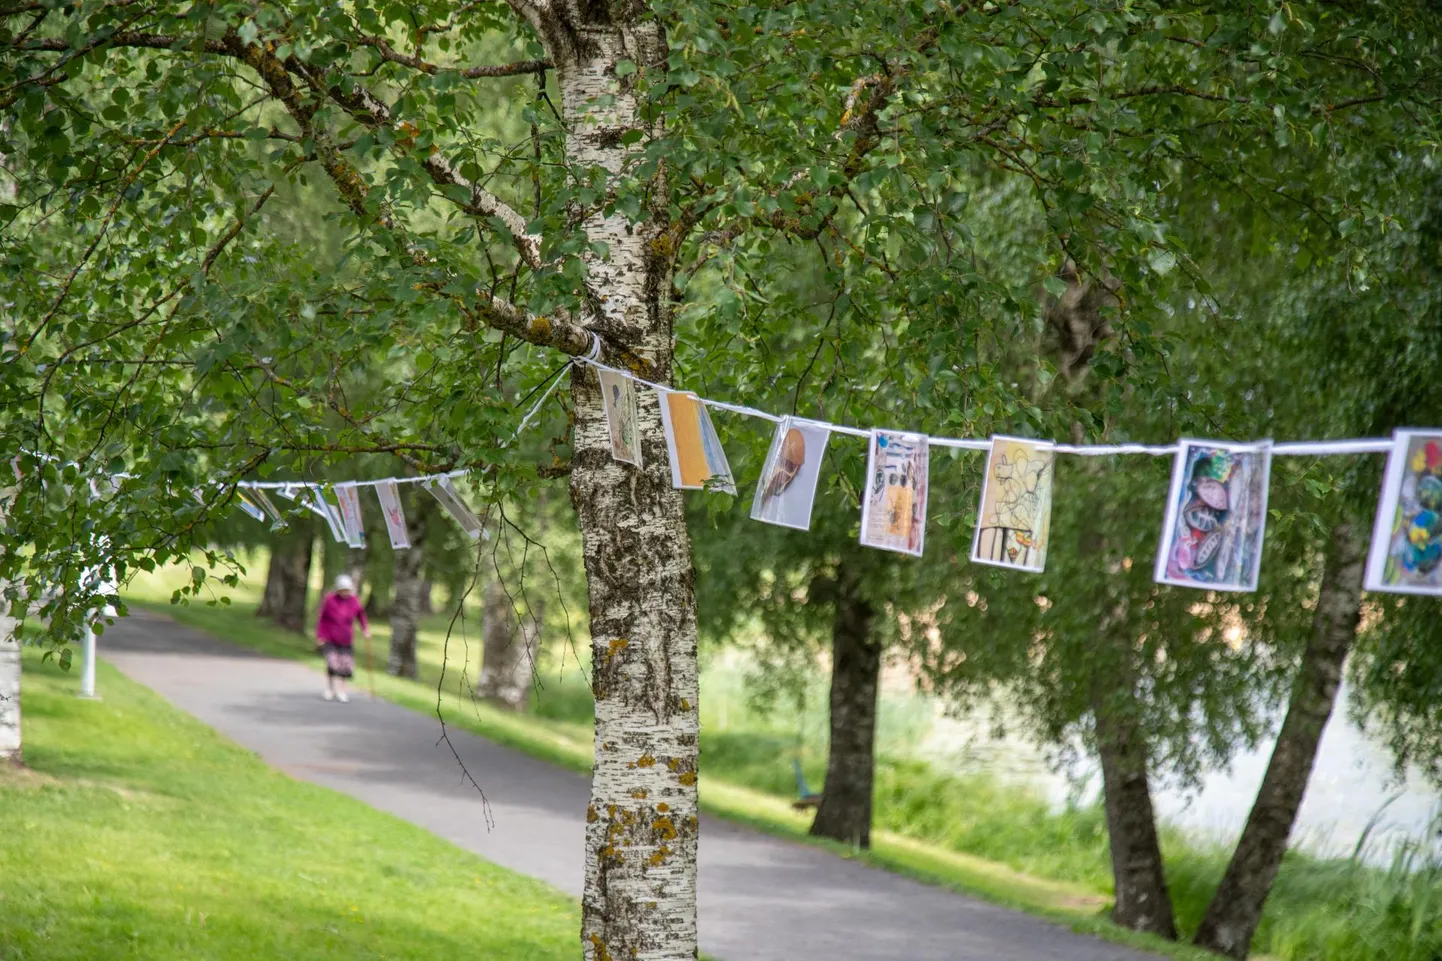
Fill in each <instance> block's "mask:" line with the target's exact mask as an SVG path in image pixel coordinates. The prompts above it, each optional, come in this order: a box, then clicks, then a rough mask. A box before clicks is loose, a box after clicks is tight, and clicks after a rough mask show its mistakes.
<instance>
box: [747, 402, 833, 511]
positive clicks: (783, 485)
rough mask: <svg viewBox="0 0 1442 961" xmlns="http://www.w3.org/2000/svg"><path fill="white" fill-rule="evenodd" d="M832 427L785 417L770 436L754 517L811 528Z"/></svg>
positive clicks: (754, 506)
mask: <svg viewBox="0 0 1442 961" xmlns="http://www.w3.org/2000/svg"><path fill="white" fill-rule="evenodd" d="M830 439H831V431H829V430H827V429H826V428H825V427H820V426H817V425H815V424H802V423H797V422H796V421H793V420H792V419H791V418H790V417H783V418H782V419H781V423H780V424H778V425H777V427H776V434H775V436H773V437H772V438H771V449H770V450H769V451H767V453H766V463H765V464H764V465H763V466H762V468H761V479H760V480H759V481H757V483H756V496H755V497H754V498H752V500H751V519H752V520H757V521H764V522H765V523H767V524H776V525H778V526H780V527H794V528H796V529H797V530H802V531H804V530H810V529H811V507H812V504H813V503H814V502H815V500H816V482H817V480H819V479H820V477H821V455H822V454H824V453H825V452H826V442H827V441H828V440H830Z"/></svg>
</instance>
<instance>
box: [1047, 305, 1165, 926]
mask: <svg viewBox="0 0 1442 961" xmlns="http://www.w3.org/2000/svg"><path fill="white" fill-rule="evenodd" d="M1072 319H1073V321H1075V319H1076V318H1075V317H1073V318H1072ZM1071 434H1072V442H1073V443H1081V442H1082V440H1083V437H1084V435H1083V431H1082V426H1081V424H1080V423H1078V422H1074V423H1073V424H1072V427H1071ZM1095 470H1096V469H1095V467H1093V476H1094V477H1095ZM1093 493H1095V492H1093ZM1085 516H1086V520H1085V521H1084V522H1083V524H1082V526H1081V530H1080V536H1079V537H1078V539H1077V543H1078V547H1079V548H1080V550H1081V551H1082V553H1083V554H1084V555H1085V556H1088V557H1094V558H1096V562H1097V564H1098V565H1101V566H1102V567H1103V568H1106V567H1111V568H1112V569H1111V571H1110V573H1109V574H1108V575H1105V576H1103V577H1102V578H1100V580H1099V581H1098V582H1097V583H1096V584H1095V585H1085V586H1084V587H1083V588H1082V589H1088V588H1092V587H1094V588H1095V589H1096V591H1097V596H1096V598H1094V599H1093V603H1095V604H1097V606H1098V607H1099V609H1100V610H1101V611H1103V616H1102V618H1101V621H1100V623H1099V624H1098V625H1097V631H1096V635H1095V640H1094V643H1093V648H1094V654H1093V660H1092V665H1093V671H1092V676H1091V679H1090V682H1089V689H1088V699H1089V701H1090V706H1091V712H1092V724H1093V731H1094V733H1095V735H1096V748H1097V757H1098V760H1099V761H1100V763H1101V769H1102V795H1103V798H1102V803H1103V807H1104V808H1105V811H1106V818H1107V842H1108V848H1109V852H1110V854H1111V861H1112V885H1113V889H1114V892H1115V895H1114V903H1113V905H1112V920H1113V921H1114V922H1116V923H1117V924H1119V925H1121V926H1122V927H1125V928H1131V929H1132V930H1135V931H1145V932H1147V933H1149V934H1155V935H1157V936H1159V937H1163V938H1166V939H1168V940H1170V941H1175V940H1176V937H1177V924H1176V918H1175V915H1174V914H1173V909H1172V898H1171V892H1170V891H1168V890H1167V872H1166V865H1165V863H1164V862H1163V861H1162V848H1161V843H1160V841H1159V839H1158V837H1157V819H1156V812H1155V811H1154V810H1153V809H1152V788H1151V779H1150V772H1149V769H1148V768H1149V764H1150V757H1151V753H1150V749H1149V746H1148V743H1147V735H1146V731H1145V730H1144V729H1143V727H1142V723H1141V716H1140V713H1139V711H1140V707H1141V701H1140V698H1139V697H1138V693H1137V664H1136V657H1137V642H1136V639H1135V637H1134V636H1133V635H1132V628H1131V623H1130V617H1129V611H1130V609H1131V596H1132V595H1131V586H1130V584H1129V583H1128V582H1127V580H1126V577H1125V575H1124V574H1123V573H1122V565H1121V563H1120V560H1119V559H1118V558H1117V557H1115V556H1114V552H1113V550H1112V548H1111V545H1110V544H1109V543H1108V540H1107V537H1106V534H1105V532H1104V531H1105V524H1106V523H1107V519H1106V517H1105V516H1104V513H1103V510H1102V509H1097V510H1091V511H1088V513H1087V514H1086V515H1085Z"/></svg>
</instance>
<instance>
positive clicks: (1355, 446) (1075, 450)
mask: <svg viewBox="0 0 1442 961" xmlns="http://www.w3.org/2000/svg"><path fill="white" fill-rule="evenodd" d="M575 359H576V360H577V361H579V362H581V363H584V364H589V365H590V366H592V367H596V368H598V369H600V370H608V371H610V372H611V373H613V374H620V375H621V376H622V377H626V378H629V379H631V380H633V381H635V382H636V383H638V384H642V385H644V386H646V387H650V388H653V389H655V390H659V391H664V392H666V393H683V391H678V390H677V389H676V388H674V387H667V386H665V385H664V384H657V383H654V382H652V381H649V380H646V379H645V378H644V377H637V376H636V375H635V374H633V373H631V372H630V371H627V370H620V369H618V368H615V367H611V366H608V365H606V364H603V363H601V362H600V361H597V360H594V359H593V358H591V357H590V356H587V357H577V358H575ZM696 399H697V400H699V401H700V402H701V403H703V404H705V405H706V406H707V407H715V408H716V409H717V410H725V411H730V412H731V413H734V414H741V415H743V416H746V417H757V418H760V419H761V420H769V421H771V422H772V423H773V424H779V423H781V421H782V418H781V417H779V416H777V415H776V414H771V413H768V412H766V411H764V410H757V409H756V408H755V407H746V406H743V405H740V404H731V403H727V402H726V401H721V400H711V399H709V398H706V397H700V396H697V398H696ZM791 419H792V421H794V422H796V423H801V424H807V425H810V426H812V427H820V428H824V429H825V430H829V431H831V432H832V433H836V434H848V435H850V436H852V437H870V436H871V431H869V430H866V429H864V428H861V427H852V426H850V425H848V424H833V423H831V422H829V421H824V420H815V419H813V418H810V417H792V418H791ZM895 433H915V431H896V432H895ZM1200 442H1201V443H1206V441H1200ZM927 443H928V444H929V445H931V446H933V447H954V448H958V449H961V450H991V439H990V438H980V439H978V438H973V437H927ZM1036 444H1037V446H1038V447H1041V448H1044V449H1047V450H1051V451H1054V452H1056V453H1058V454H1077V455H1079V456H1081V457H1106V456H1109V455H1113V454H1146V455H1148V456H1151V457H1168V456H1171V455H1174V454H1176V452H1177V451H1178V450H1179V449H1180V448H1181V445H1180V444H1161V445H1152V444H1057V443H1053V442H1048V441H1040V440H1039V441H1036ZM1228 446H1230V447H1231V448H1232V449H1234V450H1261V449H1263V448H1265V447H1270V448H1271V450H1272V453H1273V454H1280V455H1282V456H1309V455H1310V456H1326V455H1329V454H1372V453H1386V452H1388V451H1390V450H1391V449H1392V446H1393V445H1392V440H1391V438H1386V437H1381V438H1361V439H1353V440H1335V441H1294V442H1290V443H1285V444H1277V443H1273V442H1272V441H1269V440H1259V441H1251V442H1246V443H1240V444H1229V445H1228Z"/></svg>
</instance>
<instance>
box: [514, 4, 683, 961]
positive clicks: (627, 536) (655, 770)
mask: <svg viewBox="0 0 1442 961" xmlns="http://www.w3.org/2000/svg"><path fill="white" fill-rule="evenodd" d="M624 9H625V8H624V7H623V5H618V4H612V5H586V4H578V5H576V6H573V7H572V9H571V10H570V11H569V12H568V13H558V14H557V16H558V18H559V19H560V20H561V21H563V22H562V23H559V24H545V25H543V30H542V33H543V35H544V36H545V38H546V42H547V46H548V47H549V48H550V52H551V55H552V60H553V62H554V63H555V64H556V68H557V78H558V83H559V86H560V91H561V101H562V114H563V116H564V118H565V121H566V125H567V140H566V151H567V159H568V161H569V162H570V164H571V165H572V166H573V169H575V170H576V171H577V173H578V174H580V173H584V171H585V170H586V169H588V168H595V167H600V168H603V169H604V170H606V171H607V172H608V173H609V174H610V175H611V176H612V177H615V176H617V175H619V174H620V173H621V171H622V169H623V167H624V166H625V162H626V159H627V157H628V156H629V155H630V154H632V153H633V152H634V151H636V150H638V149H639V148H640V147H641V146H642V144H643V143H644V139H643V141H642V143H638V144H636V145H634V146H631V147H627V146H624V145H623V144H622V137H623V135H624V134H625V133H626V132H627V131H629V130H634V129H641V130H642V131H643V133H645V134H647V135H650V134H654V133H655V130H654V128H652V129H648V128H647V127H646V121H645V119H644V118H643V117H642V116H641V112H640V110H639V109H638V104H637V102H636V98H635V97H634V96H633V95H632V93H631V92H630V89H629V82H628V81H627V79H626V78H620V79H618V78H617V77H616V73H615V68H616V64H617V63H618V62H620V61H622V60H626V61H630V62H632V63H636V64H657V63H664V62H665V56H666V50H665V38H664V35H663V34H662V31H661V29H660V27H659V25H657V24H656V23H655V22H654V21H653V22H650V23H639V24H633V25H622V24H617V23H614V22H611V21H610V20H609V18H610V17H611V16H612V15H614V16H616V17H617V18H620V17H622V16H625V14H624V13H621V12H619V11H622V10H624ZM598 11H600V12H598ZM597 20H601V21H603V22H602V23H600V24H597V23H596V21H597ZM602 97H611V98H614V99H613V100H611V101H610V102H609V103H606V102H600V103H598V102H597V98H602ZM658 192H659V193H660V194H664V191H658ZM661 202H662V204H663V203H664V198H662V201H661ZM664 217H665V213H664V206H663V205H662V206H660V209H659V210H658V211H657V213H656V214H655V215H654V219H652V220H648V221H647V222H644V223H641V224H637V225H632V224H631V223H629V221H628V220H627V218H626V217H625V216H623V215H620V214H617V215H614V216H610V217H606V216H604V215H603V214H602V213H600V212H595V213H591V214H590V215H589V216H587V217H586V218H585V219H584V220H583V221H582V229H584V230H585V232H586V234H587V237H588V239H589V240H590V241H591V242H592V243H595V242H597V241H600V242H603V243H604V244H605V245H606V247H607V249H608V251H609V253H608V255H607V257H606V258H605V259H599V258H591V260H590V262H589V277H590V281H589V282H590V287H591V290H592V291H593V293H594V294H595V295H596V296H595V297H594V299H593V303H592V305H591V313H590V315H589V316H588V318H587V320H588V323H589V324H590V325H591V326H593V327H594V328H595V329H597V330H598V331H599V332H600V333H601V334H602V336H603V337H604V338H605V339H606V342H607V343H608V344H610V345H620V346H624V347H625V348H627V349H629V350H630V351H631V352H632V353H633V354H635V355H637V356H639V357H642V358H644V359H645V361H647V362H648V363H649V368H648V370H647V374H648V377H649V379H652V380H657V381H661V382H668V381H669V379H670V376H671V309H670V304H669V302H668V298H669V296H670V290H671V258H670V256H669V251H664V250H660V249H657V248H659V247H661V246H662V244H661V243H659V242H657V241H658V238H659V237H660V232H661V229H662V227H663V226H664ZM653 243H654V246H653ZM572 393H573V397H574V401H575V409H576V422H575V436H574V454H573V460H572V473H571V495H572V500H573V502H574V504H575V507H576V513H577V516H578V518H579V520H580V526H581V534H582V541H583V547H584V555H585V564H586V577H587V584H588V587H589V590H590V615H591V644H592V655H593V665H592V675H593V676H592V684H593V688H594V692H595V698H596V743H595V747H596V765H595V771H594V775H593V777H592V783H591V803H590V806H589V807H588V809H587V811H586V823H587V827H586V884H585V893H584V896H583V899H582V929H581V938H582V948H583V951H584V954H585V957H586V959H587V961H622V959H627V961H630V959H636V961H680V959H694V958H695V957H696V952H697V948H696V837H697V806H696V756H697V734H698V720H697V709H696V707H697V682H696V606H695V594H694V590H693V577H694V575H693V571H692V566H691V549H690V542H689V540H688V538H687V536H686V527H685V522H684V515H683V513H682V506H681V499H680V494H679V492H677V491H675V490H673V489H672V487H671V479H670V472H669V470H668V468H667V466H666V455H665V448H664V441H663V440H662V435H661V426H660V412H659V409H658V408H657V406H656V401H655V398H654V396H653V395H652V394H651V392H650V391H643V392H641V409H640V429H641V434H642V437H643V462H644V464H645V467H644V468H641V469H637V468H635V467H631V466H629V465H624V464H620V463H617V462H615V461H614V460H612V458H611V453H610V441H609V435H608V432H607V428H606V418H605V414H604V411H603V409H602V406H601V394H600V387H599V384H598V382H597V380H596V376H595V374H594V373H593V372H591V371H589V370H582V371H578V372H577V373H576V374H575V375H574V376H573V378H572Z"/></svg>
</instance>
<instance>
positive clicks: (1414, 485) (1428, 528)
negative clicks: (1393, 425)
mask: <svg viewBox="0 0 1442 961" xmlns="http://www.w3.org/2000/svg"><path fill="white" fill-rule="evenodd" d="M1392 438H1393V446H1392V452H1391V453H1390V454H1389V455H1388V456H1387V473H1386V474H1385V475H1384V476H1383V480H1382V498H1381V501H1380V502H1379V503H1378V505H1377V519H1376V522H1375V526H1374V527H1373V529H1372V547H1371V550H1370V551H1369V552H1368V555H1367V582H1366V583H1367V590H1369V591H1390V592H1392V593H1395V594H1442V431H1415V430H1399V431H1397V432H1396V433H1394V434H1393V435H1392Z"/></svg>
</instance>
